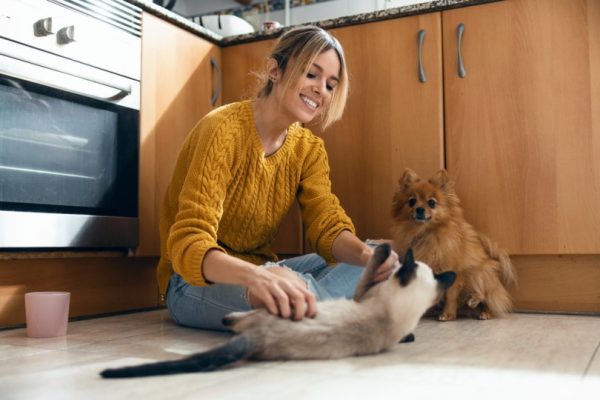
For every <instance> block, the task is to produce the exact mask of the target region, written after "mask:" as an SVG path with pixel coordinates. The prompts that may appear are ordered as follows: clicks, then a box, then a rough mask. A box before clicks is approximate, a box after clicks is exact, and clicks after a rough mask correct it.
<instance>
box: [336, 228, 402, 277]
mask: <svg viewBox="0 0 600 400" xmlns="http://www.w3.org/2000/svg"><path fill="white" fill-rule="evenodd" d="M332 253H333V256H334V257H335V258H336V259H337V260H338V261H340V262H344V263H347V264H352V265H359V266H362V267H364V266H365V265H366V264H367V262H368V261H369V258H371V256H372V255H373V249H372V248H371V247H369V246H368V245H367V244H365V243H364V242H363V241H362V240H360V239H359V238H357V237H356V236H355V235H354V234H352V233H351V232H350V231H342V232H341V233H340V234H339V235H338V236H337V237H336V238H335V240H334V241H333V246H332ZM397 261H398V254H396V252H395V251H392V252H391V254H390V256H389V257H388V259H387V260H386V261H385V262H384V263H383V264H381V266H380V267H379V269H378V270H377V274H376V275H375V278H374V281H375V282H381V281H383V280H386V279H387V278H388V277H389V276H390V274H391V272H392V270H393V269H394V265H395V264H396V262H397Z"/></svg>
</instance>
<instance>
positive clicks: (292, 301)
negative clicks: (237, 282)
mask: <svg viewBox="0 0 600 400" xmlns="http://www.w3.org/2000/svg"><path fill="white" fill-rule="evenodd" d="M263 271H264V272H265V273H264V274H261V275H262V279H259V280H258V282H257V283H255V284H253V285H252V286H249V287H248V294H249V300H250V305H251V306H252V307H253V308H266V309H267V310H268V311H269V312H270V313H271V314H274V315H279V316H281V317H282V318H291V319H293V320H301V319H302V318H304V317H314V316H315V315H316V313H317V306H316V299H315V296H314V295H313V294H312V293H311V292H310V291H309V290H308V289H307V287H306V283H305V282H304V280H303V279H302V278H300V277H299V276H298V275H297V274H296V273H295V272H293V271H291V270H289V269H287V268H282V267H272V268H269V269H267V270H263Z"/></svg>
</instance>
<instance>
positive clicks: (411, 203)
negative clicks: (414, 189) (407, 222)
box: [408, 197, 417, 207]
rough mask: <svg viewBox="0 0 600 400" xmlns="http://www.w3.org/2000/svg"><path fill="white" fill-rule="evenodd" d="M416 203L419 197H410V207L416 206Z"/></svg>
mask: <svg viewBox="0 0 600 400" xmlns="http://www.w3.org/2000/svg"><path fill="white" fill-rule="evenodd" d="M415 204H417V199H415V198H414V197H411V198H410V199H408V205H409V206H410V207H414V206H415Z"/></svg>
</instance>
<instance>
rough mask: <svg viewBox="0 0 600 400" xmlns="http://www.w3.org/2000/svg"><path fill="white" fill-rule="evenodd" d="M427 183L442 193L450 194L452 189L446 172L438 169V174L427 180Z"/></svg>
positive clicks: (452, 184)
mask: <svg viewBox="0 0 600 400" xmlns="http://www.w3.org/2000/svg"><path fill="white" fill-rule="evenodd" d="M429 183H431V184H432V185H434V186H437V187H438V188H439V189H440V190H442V191H444V192H450V191H452V190H453V189H454V182H452V180H451V179H450V176H449V175H448V172H447V171H446V170H445V169H440V170H439V171H438V172H436V173H435V174H434V175H433V176H432V177H431V179H429Z"/></svg>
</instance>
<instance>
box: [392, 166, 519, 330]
mask: <svg viewBox="0 0 600 400" xmlns="http://www.w3.org/2000/svg"><path fill="white" fill-rule="evenodd" d="M399 184H400V186H399V188H398V189H397V191H396V193H395V194H394V197H393V204H392V215H393V217H394V226H393V228H392V235H393V239H394V250H395V251H396V252H397V253H398V254H405V253H406V250H408V248H410V247H412V249H413V251H414V255H415V259H417V260H419V261H423V262H424V263H426V264H428V265H429V266H430V267H431V269H432V270H433V271H434V272H435V273H440V272H442V271H454V272H456V274H457V278H456V282H455V283H454V285H453V286H452V287H451V288H450V289H449V290H448V291H447V292H446V295H445V299H444V302H443V304H444V308H443V311H442V312H441V314H440V315H439V316H438V319H439V320H440V321H451V320H454V319H456V313H457V310H458V309H459V308H461V307H462V306H463V305H467V306H468V307H469V308H470V309H472V310H475V311H476V313H477V317H478V318H479V319H489V318H492V316H501V315H503V314H504V313H506V312H508V311H510V309H511V299H510V295H509V293H508V291H507V290H506V288H507V287H508V286H509V285H511V284H514V283H516V276H515V273H514V269H513V266H512V263H511V261H510V258H509V257H508V254H507V253H506V251H504V250H502V249H500V248H499V247H498V246H497V245H496V244H495V243H494V242H492V241H491V240H490V239H488V238H486V237H485V236H483V235H481V234H479V233H477V232H476V231H475V229H474V228H473V226H471V225H470V224H469V223H468V222H467V221H466V220H465V219H464V217H463V211H462V209H461V207H460V201H459V199H458V197H457V196H456V193H455V192H454V183H453V182H452V181H451V180H450V179H449V177H448V175H447V173H446V171H445V170H440V171H438V172H437V173H436V174H435V175H434V176H433V177H432V178H431V179H429V180H428V181H427V180H423V179H421V178H420V177H419V176H418V175H417V174H416V173H415V172H413V171H411V170H409V169H407V170H406V171H405V172H404V174H403V175H402V177H401V178H400V181H399ZM467 310H468V309H467Z"/></svg>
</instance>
